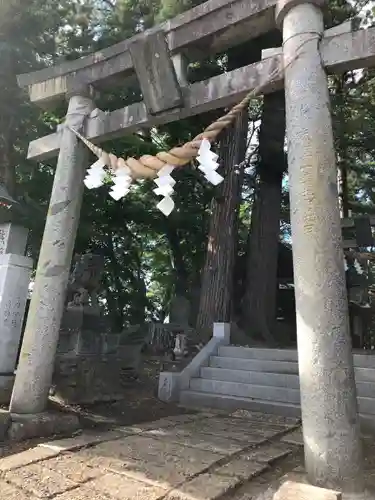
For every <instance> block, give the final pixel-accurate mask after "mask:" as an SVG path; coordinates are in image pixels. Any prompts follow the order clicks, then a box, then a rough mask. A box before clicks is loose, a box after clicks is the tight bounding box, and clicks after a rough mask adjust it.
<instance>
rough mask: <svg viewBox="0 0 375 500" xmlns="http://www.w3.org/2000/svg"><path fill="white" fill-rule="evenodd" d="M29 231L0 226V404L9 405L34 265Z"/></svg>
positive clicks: (4, 225) (21, 228) (14, 225)
mask: <svg viewBox="0 0 375 500" xmlns="http://www.w3.org/2000/svg"><path fill="white" fill-rule="evenodd" d="M27 236H28V230H27V229H26V228H24V227H21V226H18V225H16V224H13V223H7V224H0V403H5V404H8V403H9V401H10V396H11V394H12V388H13V383H14V370H15V368H16V362H17V354H18V348H19V343H20V339H21V333H22V323H23V317H24V314H25V307H26V300H27V295H28V288H29V283H30V275H31V270H32V266H33V261H32V259H30V258H28V257H25V256H24V253H25V250H26V243H27Z"/></svg>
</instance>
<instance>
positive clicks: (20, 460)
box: [0, 447, 59, 472]
mask: <svg viewBox="0 0 375 500" xmlns="http://www.w3.org/2000/svg"><path fill="white" fill-rule="evenodd" d="M58 453H59V452H57V451H54V450H49V449H48V448H39V447H36V448H30V449H29V450H27V451H23V452H22V453H16V454H15V455H9V456H8V457H5V458H1V459H0V471H2V472H5V471H10V470H14V469H18V468H20V467H24V466H25V465H29V464H33V463H36V462H40V461H41V460H45V459H47V458H51V457H55V456H57V455H58Z"/></svg>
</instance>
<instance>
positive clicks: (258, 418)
mask: <svg viewBox="0 0 375 500" xmlns="http://www.w3.org/2000/svg"><path fill="white" fill-rule="evenodd" d="M230 416H231V417H234V418H240V419H246V420H250V421H252V422H259V423H266V424H276V425H282V426H283V425H285V426H293V425H297V424H298V423H299V422H300V421H301V419H300V418H292V417H282V416H279V415H266V414H264V413H259V412H254V411H249V410H236V411H234V412H233V413H231V414H230Z"/></svg>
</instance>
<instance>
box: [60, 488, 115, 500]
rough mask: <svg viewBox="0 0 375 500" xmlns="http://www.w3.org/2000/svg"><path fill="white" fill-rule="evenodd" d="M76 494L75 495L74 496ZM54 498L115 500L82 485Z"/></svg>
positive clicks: (66, 499)
mask: <svg viewBox="0 0 375 500" xmlns="http://www.w3.org/2000/svg"><path fill="white" fill-rule="evenodd" d="M73 494H74V496H73ZM54 500H113V499H112V498H111V497H109V498H108V495H105V494H104V493H100V491H97V490H93V489H92V488H90V486H86V485H84V486H80V487H79V488H77V489H75V490H72V491H67V492H65V493H62V494H61V495H57V496H55V497H54Z"/></svg>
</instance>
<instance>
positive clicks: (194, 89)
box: [28, 57, 282, 160]
mask: <svg viewBox="0 0 375 500" xmlns="http://www.w3.org/2000/svg"><path fill="white" fill-rule="evenodd" d="M281 67H282V66H281V57H274V58H269V59H267V60H265V61H261V62H260V63H254V64H251V65H249V66H245V67H243V68H238V69H235V70H233V71H230V72H228V73H224V74H222V75H218V76H215V77H213V78H210V80H208V81H205V82H197V83H194V84H192V85H189V87H187V88H186V89H185V90H184V103H185V106H184V107H183V108H181V109H179V110H171V111H168V112H165V113H161V114H158V115H157V116H151V115H149V114H148V113H147V110H146V106H145V104H144V103H143V102H142V103H135V104H131V105H129V106H126V107H124V108H122V109H118V110H116V111H112V112H110V113H99V114H97V115H95V116H92V117H90V118H89V119H88V121H87V128H86V137H87V138H88V139H89V140H91V141H95V144H100V143H102V142H103V141H105V140H106V139H108V138H109V137H111V138H115V137H121V136H123V135H124V133H127V134H130V133H132V132H134V131H136V130H139V128H142V127H151V126H157V125H162V124H165V123H170V122H172V121H174V120H176V119H183V118H187V117H189V116H195V115H197V114H200V113H203V112H206V111H209V110H212V109H217V108H221V107H226V106H229V105H232V104H235V103H236V102H237V101H238V100H239V99H241V98H242V97H244V96H245V95H246V94H247V93H248V92H249V90H250V89H251V88H254V87H258V86H260V85H262V86H264V87H263V92H264V93H268V92H272V91H274V90H275V89H276V88H280V87H281V85H282V78H275V79H274V80H273V81H272V82H271V83H270V82H269V78H268V75H269V74H270V73H271V72H275V70H276V69H281ZM60 141H61V133H60V132H56V133H54V134H50V135H47V136H45V137H42V138H40V139H36V140H35V141H32V142H30V145H29V151H28V158H29V159H34V160H45V159H48V158H53V157H55V156H56V155H57V154H58V152H59V147H60Z"/></svg>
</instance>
